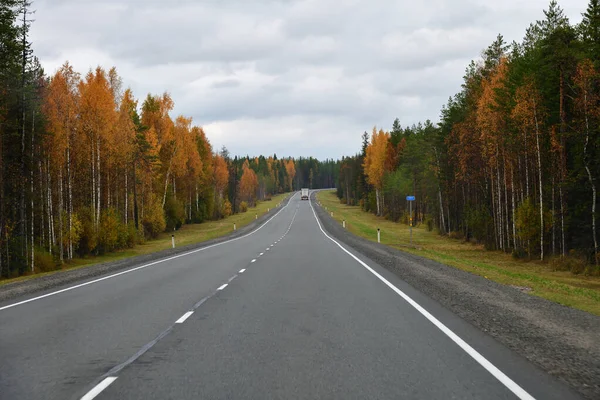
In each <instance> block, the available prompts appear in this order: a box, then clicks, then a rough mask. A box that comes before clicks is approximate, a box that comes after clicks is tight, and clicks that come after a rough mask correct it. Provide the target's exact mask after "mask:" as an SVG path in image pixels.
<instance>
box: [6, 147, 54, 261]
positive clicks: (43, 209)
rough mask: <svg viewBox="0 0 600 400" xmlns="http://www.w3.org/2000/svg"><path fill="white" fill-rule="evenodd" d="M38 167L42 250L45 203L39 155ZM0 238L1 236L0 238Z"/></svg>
mask: <svg viewBox="0 0 600 400" xmlns="http://www.w3.org/2000/svg"><path fill="white" fill-rule="evenodd" d="M38 167H39V170H40V208H41V209H40V248H42V249H43V248H44V245H45V244H46V234H45V232H46V229H45V228H46V227H45V225H46V224H45V222H44V211H45V205H44V204H45V201H44V174H43V172H42V160H41V154H40V159H39V160H38ZM0 237H1V236H0Z"/></svg>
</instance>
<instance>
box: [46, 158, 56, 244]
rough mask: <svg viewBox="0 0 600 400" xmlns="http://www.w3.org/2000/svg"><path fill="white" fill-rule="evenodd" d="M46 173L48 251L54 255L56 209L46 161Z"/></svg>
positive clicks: (48, 164) (48, 165)
mask: <svg viewBox="0 0 600 400" xmlns="http://www.w3.org/2000/svg"><path fill="white" fill-rule="evenodd" d="M46 163H47V166H46V172H47V173H48V240H49V246H48V250H49V252H50V254H52V247H54V245H55V244H56V235H55V232H54V209H53V203H52V174H51V173H50V160H46Z"/></svg>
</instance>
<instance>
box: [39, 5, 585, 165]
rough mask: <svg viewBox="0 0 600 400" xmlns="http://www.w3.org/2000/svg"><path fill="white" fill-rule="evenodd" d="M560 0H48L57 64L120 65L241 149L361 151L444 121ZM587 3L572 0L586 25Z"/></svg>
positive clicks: (138, 89)
mask: <svg viewBox="0 0 600 400" xmlns="http://www.w3.org/2000/svg"><path fill="white" fill-rule="evenodd" d="M547 3H548V0H530V1H527V2H522V1H519V0H504V1H502V2H489V1H487V0H452V1H450V0H428V1H422V2H418V1H408V0H252V1H246V0H203V1H194V0H176V1H169V2H166V1H163V0H120V1H117V0H107V1H103V2H98V1H95V0H37V1H35V3H34V8H36V9H37V14H36V17H35V18H36V21H35V23H34V25H33V28H32V39H33V42H34V50H35V52H36V55H38V57H40V59H41V61H42V63H43V65H44V67H45V68H46V70H47V72H49V73H52V72H53V71H54V70H55V69H56V68H58V66H60V64H62V63H63V62H64V61H66V60H69V61H70V62H71V63H72V64H73V65H74V66H75V68H76V69H77V70H79V71H80V72H82V73H84V72H86V71H87V70H88V69H89V68H93V67H95V66H96V65H102V66H104V67H106V68H109V67H111V66H113V65H114V66H116V67H117V69H118V71H119V73H120V74H121V75H122V76H123V79H124V82H125V84H126V85H129V86H131V88H132V89H133V90H134V93H135V94H136V95H137V96H138V97H139V98H144V97H145V96H146V94H147V93H162V92H163V91H168V92H170V93H171V95H172V97H173V99H174V100H175V110H174V114H173V116H174V117H175V116H176V115H177V114H184V115H188V116H192V117H193V118H194V121H195V123H197V124H201V125H203V126H204V127H205V129H206V131H207V134H208V136H209V138H210V139H211V141H212V142H213V144H214V145H215V147H216V148H217V147H220V146H221V145H226V146H227V147H228V148H229V149H230V150H231V152H233V153H235V154H259V153H262V154H267V153H273V152H276V153H277V154H279V155H288V154H289V155H294V156H299V155H305V156H308V155H313V156H317V157H320V158H325V157H339V156H341V155H344V154H346V155H348V154H354V153H355V152H356V151H357V150H358V149H359V146H360V135H361V133H362V132H363V131H365V130H366V131H370V130H371V128H372V127H373V125H377V126H382V127H383V128H387V129H389V128H390V126H391V123H392V121H393V120H394V118H396V117H399V118H400V119H401V121H402V123H403V124H405V125H406V124H412V123H416V122H418V121H423V120H425V119H431V120H433V121H437V119H438V116H439V110H440V108H441V106H442V105H443V104H444V103H445V102H446V100H447V99H448V97H449V96H451V95H453V94H454V93H455V92H456V91H458V90H459V89H460V84H461V81H462V76H463V72H464V69H465V67H466V66H467V64H468V62H469V61H470V60H471V59H474V58H477V57H478V56H479V54H480V53H481V51H482V50H483V49H484V48H485V47H486V46H488V45H489V44H490V43H491V42H492V41H493V40H494V39H495V37H496V35H497V34H498V33H502V34H503V35H504V36H505V38H506V40H507V41H509V42H510V41H512V40H517V41H518V40H520V39H521V38H522V36H523V34H524V31H525V28H526V27H527V25H528V24H529V22H532V21H535V20H536V19H541V18H543V13H542V10H543V9H544V8H546V7H547ZM586 5H587V1H584V0H562V1H561V6H562V7H563V8H564V9H565V11H566V13H567V15H569V16H570V17H571V18H572V19H573V21H575V22H576V21H578V20H579V19H580V13H581V12H583V11H584V9H585V7H586Z"/></svg>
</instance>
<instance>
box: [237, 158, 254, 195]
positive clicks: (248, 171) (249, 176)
mask: <svg viewBox="0 0 600 400" xmlns="http://www.w3.org/2000/svg"><path fill="white" fill-rule="evenodd" d="M257 190H258V177H257V176H256V173H255V172H254V170H253V169H252V168H250V165H249V163H248V160H246V161H244V165H243V166H242V178H241V179H240V195H241V198H242V199H244V200H246V201H247V202H248V204H250V205H254V204H255V203H256V191H257Z"/></svg>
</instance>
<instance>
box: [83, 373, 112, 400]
mask: <svg viewBox="0 0 600 400" xmlns="http://www.w3.org/2000/svg"><path fill="white" fill-rule="evenodd" d="M116 380H117V377H116V376H109V377H107V378H104V379H103V380H102V382H100V383H99V384H97V385H96V386H94V388H93V389H92V390H90V391H89V392H87V393H86V394H85V396H83V397H82V398H81V400H92V399H93V398H95V397H96V396H98V395H99V394H100V393H101V392H102V391H103V390H104V389H106V388H107V387H108V386H109V385H110V384H111V383H113V382H114V381H116Z"/></svg>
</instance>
